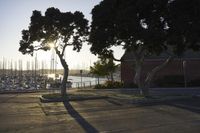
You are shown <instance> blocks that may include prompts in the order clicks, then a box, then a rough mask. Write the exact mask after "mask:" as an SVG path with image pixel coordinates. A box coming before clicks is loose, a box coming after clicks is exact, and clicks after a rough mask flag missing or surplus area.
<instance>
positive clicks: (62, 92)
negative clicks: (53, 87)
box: [61, 68, 69, 97]
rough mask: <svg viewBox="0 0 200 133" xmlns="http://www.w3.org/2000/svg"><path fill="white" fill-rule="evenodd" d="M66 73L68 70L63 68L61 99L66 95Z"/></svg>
mask: <svg viewBox="0 0 200 133" xmlns="http://www.w3.org/2000/svg"><path fill="white" fill-rule="evenodd" d="M68 72H69V70H68V68H64V74H63V80H62V85H61V95H62V97H65V96H66V95H67V92H66V88H67V87H66V84H67V79H68Z"/></svg>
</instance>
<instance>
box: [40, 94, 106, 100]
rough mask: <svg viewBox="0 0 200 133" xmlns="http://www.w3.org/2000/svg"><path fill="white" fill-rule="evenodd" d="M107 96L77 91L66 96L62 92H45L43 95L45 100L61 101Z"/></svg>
mask: <svg viewBox="0 0 200 133" xmlns="http://www.w3.org/2000/svg"><path fill="white" fill-rule="evenodd" d="M102 98H107V97H105V96H101V95H95V94H92V93H90V94H86V93H85V94H84V93H76V94H74V93H73V94H67V96H65V97H64V98H63V97H62V95H61V94H60V93H53V94H44V95H42V101H43V102H61V101H65V100H69V101H81V100H92V99H102Z"/></svg>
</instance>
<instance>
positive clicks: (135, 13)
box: [89, 0, 200, 96]
mask: <svg viewBox="0 0 200 133" xmlns="http://www.w3.org/2000/svg"><path fill="white" fill-rule="evenodd" d="M199 7H200V1H198V0H125V1H122V0H103V1H102V2H100V4H98V5H96V6H95V7H94V8H93V10H92V24H91V32H90V39H89V41H90V43H91V44H92V47H91V52H92V53H94V54H98V55H104V56H107V57H109V58H113V59H114V60H116V61H123V60H119V59H115V57H114V56H113V50H112V49H110V48H111V47H112V46H123V48H124V49H125V51H129V52H133V54H134V59H135V66H134V69H135V77H134V82H135V83H136V84H137V85H138V86H139V88H140V90H141V92H142V94H143V95H145V96H148V95H149V92H148V90H149V86H150V83H151V81H152V79H153V77H154V76H155V75H156V74H157V73H158V72H159V71H160V70H162V68H163V67H165V66H166V65H167V64H169V62H170V61H171V60H172V59H173V57H174V56H179V55H181V54H182V53H183V52H184V51H185V50H187V49H196V50H199V47H200V45H199V42H200V40H199V38H200V28H199V24H200V17H199V16H200V8H199ZM163 52H165V53H168V59H167V60H166V61H165V62H163V64H161V65H159V66H157V67H155V68H154V69H152V70H151V71H150V72H149V73H148V75H147V76H146V77H145V78H142V74H141V73H142V71H143V63H144V59H145V57H147V56H150V55H160V54H161V53H163Z"/></svg>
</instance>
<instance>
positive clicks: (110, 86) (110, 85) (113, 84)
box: [94, 81, 124, 89]
mask: <svg viewBox="0 0 200 133" xmlns="http://www.w3.org/2000/svg"><path fill="white" fill-rule="evenodd" d="M123 86H124V84H123V83H122V82H119V81H113V82H112V81H106V82H105V83H104V84H103V85H95V87H94V88H95V89H114V88H122V87H123Z"/></svg>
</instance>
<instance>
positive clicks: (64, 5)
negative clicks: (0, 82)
mask: <svg viewBox="0 0 200 133" xmlns="http://www.w3.org/2000/svg"><path fill="white" fill-rule="evenodd" d="M100 1H101V0H0V61H2V59H3V57H4V58H6V59H8V60H19V59H22V60H23V62H24V64H25V63H26V60H29V61H30V60H33V57H31V56H30V55H22V54H21V53H20V52H19V51H18V49H19V41H20V39H21V31H22V30H23V29H27V28H28V25H29V23H30V17H31V15H32V11H33V10H39V11H41V12H42V13H44V12H45V11H46V9H47V8H49V7H55V8H58V9H59V10H60V11H61V12H67V11H71V12H74V11H76V10H78V11H81V12H83V14H84V15H85V17H86V18H87V19H88V20H89V21H91V14H90V13H91V10H92V8H93V7H94V6H95V5H97V4H98V3H99V2H100ZM89 48H90V46H88V45H85V46H83V48H82V49H81V52H79V53H77V52H73V51H72V49H71V48H68V49H66V60H67V63H68V65H69V68H70V69H87V68H89V66H90V65H92V64H93V62H94V61H96V60H97V57H95V56H94V55H92V54H91V53H90V51H89ZM115 51H116V52H115V53H116V56H117V57H118V58H120V57H121V56H122V54H123V51H122V50H121V49H118V48H117V49H115ZM37 56H38V60H46V62H47V64H49V63H50V60H51V52H44V51H41V52H39V53H38V54H37ZM58 68H62V67H61V66H60V64H58Z"/></svg>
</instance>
